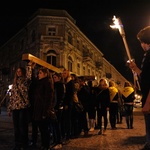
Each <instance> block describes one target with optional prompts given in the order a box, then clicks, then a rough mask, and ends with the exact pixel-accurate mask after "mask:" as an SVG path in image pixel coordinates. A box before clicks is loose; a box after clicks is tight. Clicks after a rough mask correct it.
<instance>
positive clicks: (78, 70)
mask: <svg viewBox="0 0 150 150" xmlns="http://www.w3.org/2000/svg"><path fill="white" fill-rule="evenodd" d="M25 53H30V54H32V55H34V56H36V57H38V58H40V59H42V60H44V61H46V62H48V63H50V64H52V65H54V66H56V67H58V68H60V69H63V68H66V69H69V70H70V71H71V72H73V73H75V74H76V75H79V76H81V75H82V76H84V75H87V76H90V75H92V76H95V78H96V80H95V82H97V81H99V79H100V78H102V77H106V78H108V79H111V80H114V81H115V82H116V83H117V84H118V85H120V86H122V84H123V83H124V81H125V80H126V79H125V78H124V77H123V76H122V75H121V74H120V73H119V72H118V71H117V70H116V69H115V67H114V66H112V65H111V64H110V63H109V62H108V61H107V60H106V59H105V58H104V56H103V53H102V52H101V51H100V50H99V49H98V48H97V47H96V46H95V45H94V44H93V43H92V42H91V41H90V40H89V39H88V38H87V37H86V36H85V35H84V33H82V31H81V30H80V29H79V28H78V27H77V25H76V21H75V20H74V19H73V18H72V17H71V16H70V15H69V14H68V13H67V12H66V11H65V10H53V9H39V10H37V11H36V12H35V13H34V14H33V15H32V16H31V18H30V19H29V22H28V23H27V24H26V25H25V26H24V27H23V28H22V29H21V30H20V31H19V32H18V33H16V34H15V35H14V36H13V37H12V38H11V39H10V40H9V41H7V42H6V43H5V44H4V45H3V46H1V48H0V61H1V63H0V84H1V93H3V91H4V90H5V89H6V88H7V86H8V85H9V84H11V83H12V79H13V75H14V71H15V70H16V68H17V67H18V66H25V65H26V62H25V61H22V54H25ZM2 89H3V90H2Z"/></svg>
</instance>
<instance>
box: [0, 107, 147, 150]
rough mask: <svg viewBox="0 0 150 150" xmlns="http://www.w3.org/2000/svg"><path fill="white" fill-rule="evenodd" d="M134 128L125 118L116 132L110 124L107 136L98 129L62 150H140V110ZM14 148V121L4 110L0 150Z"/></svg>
mask: <svg viewBox="0 0 150 150" xmlns="http://www.w3.org/2000/svg"><path fill="white" fill-rule="evenodd" d="M133 126H134V128H133V129H127V128H126V124H125V118H123V123H122V124H117V129H116V130H111V128H110V124H109V123H108V129H107V131H106V134H104V135H98V134H97V133H98V130H97V129H96V130H94V131H93V132H89V135H88V136H86V137H84V135H83V134H81V135H80V137H79V138H76V139H71V140H70V142H69V143H68V144H67V145H63V147H62V150H139V149H140V148H142V147H143V145H144V142H145V124H144V117H143V115H142V113H141V110H139V109H138V110H136V111H135V112H134V125H133ZM29 136H31V130H29ZM39 145H40V139H39ZM13 146H14V136H13V125H12V119H11V117H8V116H7V113H6V111H5V109H4V108H2V112H1V114H0V150H12V149H13ZM30 150H31V148H30ZM34 150H35V149H34Z"/></svg>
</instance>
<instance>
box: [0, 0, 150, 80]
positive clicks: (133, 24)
mask: <svg viewBox="0 0 150 150" xmlns="http://www.w3.org/2000/svg"><path fill="white" fill-rule="evenodd" d="M110 1H111V0H88V1H86V0H30V1H29V0H28V1H27V0H26V1H23V0H20V1H18V0H14V1H11V2H10V1H7V0H5V2H3V4H0V17H1V20H0V45H3V44H4V43H5V42H6V41H7V40H8V39H9V38H11V37H12V36H13V35H14V34H16V33H17V32H18V31H19V30H20V29H21V28H22V27H24V25H25V23H27V22H28V19H29V17H30V16H31V15H32V13H34V12H35V11H36V10H37V9H38V8H48V9H64V10H66V11H67V12H68V13H69V14H70V15H71V16H72V17H73V18H74V19H75V20H76V25H77V26H78V28H79V29H80V30H81V31H82V32H83V33H84V34H85V35H86V36H87V37H88V38H89V40H91V41H92V42H93V44H94V45H96V46H97V48H99V49H100V50H101V52H102V53H103V54H104V57H105V58H106V59H107V60H108V61H109V62H110V63H111V64H112V65H113V66H114V67H115V68H116V69H117V70H118V71H119V72H120V73H121V74H122V75H123V76H124V77H125V78H126V79H128V80H130V81H131V82H133V76H132V72H131V70H130V69H129V68H128V66H127V64H126V61H127V60H128V57H127V54H126V50H125V47H124V43H123V40H122V37H121V35H120V34H119V31H118V30H113V29H111V28H110V25H111V24H112V18H113V16H114V15H115V16H116V17H120V19H121V21H122V23H123V25H124V30H125V33H126V40H127V43H128V47H129V49H130V52H131V56H132V58H134V59H135V61H136V63H137V64H138V65H140V63H141V59H142V56H143V50H142V48H141V46H140V43H139V41H138V40H137V39H136V35H137V33H138V31H139V30H140V29H142V28H143V27H145V26H148V25H150V0H122V1H119V2H118V0H114V1H111V2H110ZM1 3H2V2H1Z"/></svg>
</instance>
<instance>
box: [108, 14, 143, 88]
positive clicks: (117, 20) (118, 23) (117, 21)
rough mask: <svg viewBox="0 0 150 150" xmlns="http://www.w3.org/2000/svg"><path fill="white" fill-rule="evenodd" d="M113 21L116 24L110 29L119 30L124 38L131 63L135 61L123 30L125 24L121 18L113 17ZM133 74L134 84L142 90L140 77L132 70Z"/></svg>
mask: <svg viewBox="0 0 150 150" xmlns="http://www.w3.org/2000/svg"><path fill="white" fill-rule="evenodd" d="M112 21H113V23H114V24H113V25H110V27H111V28H113V29H118V30H119V33H120V35H121V36H122V40H123V42H124V46H125V50H126V53H127V56H128V59H129V60H128V61H129V62H131V61H133V59H132V58H131V54H130V50H129V47H128V44H127V41H126V36H125V31H124V28H123V24H122V22H121V20H120V18H116V16H114V17H113V19H112ZM128 61H127V62H128ZM132 73H133V78H134V84H135V85H136V84H137V86H138V89H139V90H141V88H140V84H139V81H138V77H137V73H136V72H134V71H133V70H132Z"/></svg>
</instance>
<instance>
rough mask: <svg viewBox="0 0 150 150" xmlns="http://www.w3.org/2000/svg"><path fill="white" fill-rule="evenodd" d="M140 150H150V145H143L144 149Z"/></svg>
mask: <svg viewBox="0 0 150 150" xmlns="http://www.w3.org/2000/svg"><path fill="white" fill-rule="evenodd" d="M140 150H150V145H148V144H145V145H144V147H143V148H142V149H140Z"/></svg>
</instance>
